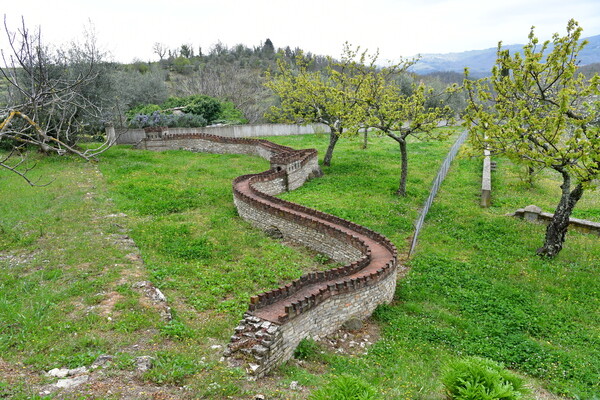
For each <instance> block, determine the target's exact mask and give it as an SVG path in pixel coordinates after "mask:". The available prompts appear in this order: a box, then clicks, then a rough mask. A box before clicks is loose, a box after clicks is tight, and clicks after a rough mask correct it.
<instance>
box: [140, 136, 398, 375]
mask: <svg viewBox="0 0 600 400" xmlns="http://www.w3.org/2000/svg"><path fill="white" fill-rule="evenodd" d="M138 147H139V148H144V149H148V150H159V151H160V150H167V149H186V150H190V151H199V152H210V153H221V154H222V153H237V154H248V155H257V156H260V157H263V158H265V159H267V160H269V161H270V163H271V168H270V169H269V170H268V171H265V172H262V173H259V174H250V175H243V176H240V177H238V178H236V179H235V180H234V181H233V195H234V202H235V204H236V207H237V209H238V213H239V215H240V216H241V217H242V218H244V219H245V220H247V221H248V222H250V223H251V224H252V225H254V226H256V227H257V228H260V229H262V230H265V231H266V232H268V233H270V234H271V235H273V236H275V237H279V238H285V239H288V240H292V241H295V242H298V243H301V244H303V245H305V246H307V247H309V248H311V249H313V250H315V251H318V252H320V253H323V254H326V255H327V256H328V257H330V258H332V259H334V260H336V261H338V262H341V263H344V264H345V265H344V266H343V267H339V268H334V269H332V270H329V271H324V272H316V273H309V274H306V275H303V276H302V277H300V278H299V279H296V280H295V281H293V282H291V283H289V284H286V285H285V286H282V287H280V288H277V289H275V290H271V291H268V292H265V293H261V294H259V295H256V296H253V297H252V298H251V299H250V305H249V307H248V311H247V312H246V314H245V315H244V318H243V319H242V321H241V322H240V324H239V326H238V327H236V328H235V334H234V335H233V336H232V338H231V343H230V344H229V346H228V349H227V350H226V352H225V353H226V354H225V355H226V356H227V357H229V358H230V361H232V363H234V364H236V363H237V364H238V365H244V366H245V367H246V369H247V371H248V372H249V373H251V374H254V375H256V376H258V377H260V376H263V375H265V374H266V373H268V372H269V371H270V370H271V369H272V368H274V367H276V366H277V365H279V364H281V363H282V362H284V361H286V360H288V359H289V358H290V357H291V356H292V355H293V352H294V349H295V348H296V347H297V345H298V343H299V342H300V341H301V340H302V339H303V338H306V337H322V336H325V335H328V334H330V333H333V332H334V331H336V330H337V329H339V328H340V327H341V325H342V324H343V323H344V322H346V321H347V320H349V319H351V318H360V319H363V318H366V317H368V316H369V315H370V314H371V313H372V312H373V310H374V309H375V307H377V305H379V304H382V303H388V302H390V301H391V300H392V298H393V296H394V292H395V288H396V279H397V276H398V273H399V272H403V271H404V268H399V266H398V263H397V252H396V248H395V246H394V245H393V244H392V243H391V242H390V241H389V240H388V239H387V238H386V237H384V236H383V235H380V234H378V233H376V232H374V231H372V230H370V229H367V228H365V227H363V226H360V225H357V224H355V223H353V222H351V221H347V220H344V219H342V218H338V217H335V216H333V215H329V214H326V213H323V212H320V211H317V210H313V209H310V208H307V207H304V206H301V205H299V204H295V203H291V202H288V201H285V200H282V199H279V198H277V197H274V196H275V195H277V194H279V193H282V192H284V191H287V190H293V189H296V188H298V187H300V186H302V185H303V184H304V182H305V181H306V180H308V179H310V178H312V177H315V176H320V175H321V170H320V168H319V165H318V158H317V151H316V150H314V149H305V150H294V149H292V148H290V147H286V146H281V145H277V144H274V143H271V142H269V141H266V140H256V139H239V138H235V139H234V138H224V137H219V136H212V135H207V134H189V135H177V136H169V135H166V136H160V135H157V136H156V137H153V138H148V139H146V140H144V141H143V142H141V143H140V144H139V145H138Z"/></svg>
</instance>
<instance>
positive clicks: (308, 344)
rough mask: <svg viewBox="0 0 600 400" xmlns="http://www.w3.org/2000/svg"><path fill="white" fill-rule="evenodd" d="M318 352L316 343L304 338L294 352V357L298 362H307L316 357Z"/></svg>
mask: <svg viewBox="0 0 600 400" xmlns="http://www.w3.org/2000/svg"><path fill="white" fill-rule="evenodd" d="M319 351H320V348H319V345H318V344H317V342H315V341H314V340H313V339H310V338H304V339H302V340H301V341H300V343H298V346H297V347H296V350H294V357H296V358H297V359H299V360H307V359H311V358H314V357H316V355H317V354H318V353H319Z"/></svg>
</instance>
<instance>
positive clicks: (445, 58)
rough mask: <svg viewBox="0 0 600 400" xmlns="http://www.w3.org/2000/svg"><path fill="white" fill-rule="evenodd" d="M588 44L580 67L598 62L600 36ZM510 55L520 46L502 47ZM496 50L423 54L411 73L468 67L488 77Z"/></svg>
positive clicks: (518, 49)
mask: <svg viewBox="0 0 600 400" xmlns="http://www.w3.org/2000/svg"><path fill="white" fill-rule="evenodd" d="M585 40H587V41H588V44H587V45H586V46H585V47H584V48H583V50H582V51H581V53H579V55H580V60H581V65H587V64H592V63H597V62H600V35H596V36H591V37H588V38H586V39H585ZM503 48H505V49H508V50H510V52H511V53H514V52H519V51H520V50H521V49H522V48H523V45H522V44H513V45H508V46H503ZM496 50H497V49H496V48H495V47H493V48H489V49H484V50H469V51H463V52H460V53H447V54H423V55H422V58H421V60H420V61H419V62H418V63H417V64H416V65H415V66H414V67H413V72H416V73H418V74H429V73H433V72H442V71H453V72H460V73H462V72H463V71H464V69H465V67H468V68H469V70H470V71H471V73H472V74H473V75H474V76H484V75H489V74H490V71H491V69H492V66H493V65H494V63H495V62H496Z"/></svg>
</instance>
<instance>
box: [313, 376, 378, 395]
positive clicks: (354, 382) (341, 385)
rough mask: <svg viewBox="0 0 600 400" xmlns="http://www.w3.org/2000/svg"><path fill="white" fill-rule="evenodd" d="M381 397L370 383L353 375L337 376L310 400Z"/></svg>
mask: <svg viewBox="0 0 600 400" xmlns="http://www.w3.org/2000/svg"><path fill="white" fill-rule="evenodd" d="M379 398H380V397H379V395H378V394H377V391H375V389H374V388H373V387H372V386H371V385H370V384H368V383H367V382H365V381H363V380H362V379H360V378H358V377H356V376H351V375H341V376H338V377H335V378H334V379H333V380H332V381H330V382H329V383H328V384H327V385H325V386H323V387H322V388H320V389H317V390H316V391H314V392H313V393H312V394H311V395H310V397H309V399H310V400H376V399H379Z"/></svg>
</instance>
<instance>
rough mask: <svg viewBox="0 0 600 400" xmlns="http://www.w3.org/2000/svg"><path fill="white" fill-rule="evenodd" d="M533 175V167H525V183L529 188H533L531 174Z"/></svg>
mask: <svg viewBox="0 0 600 400" xmlns="http://www.w3.org/2000/svg"><path fill="white" fill-rule="evenodd" d="M534 173H535V170H534V169H533V167H527V183H528V184H529V187H531V188H532V187H533V174H534Z"/></svg>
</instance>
